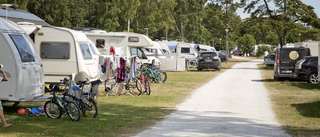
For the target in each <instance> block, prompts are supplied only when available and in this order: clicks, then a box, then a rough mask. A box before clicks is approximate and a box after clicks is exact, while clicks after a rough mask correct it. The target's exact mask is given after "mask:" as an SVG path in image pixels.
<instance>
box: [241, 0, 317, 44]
mask: <svg viewBox="0 0 320 137" xmlns="http://www.w3.org/2000/svg"><path fill="white" fill-rule="evenodd" d="M270 1H272V2H273V3H274V5H275V7H274V9H271V7H270V3H268V2H270ZM241 5H242V6H243V7H245V11H246V12H248V13H251V17H258V18H267V19H269V20H270V23H271V25H272V26H273V28H274V29H275V31H276V33H277V36H278V40H279V43H280V45H281V47H282V46H283V45H286V43H287V35H288V33H289V31H290V30H292V29H295V28H299V26H301V25H299V24H301V23H307V24H308V25H310V26H313V27H314V28H320V21H319V19H318V17H317V15H316V14H315V12H314V11H313V9H314V8H313V7H312V6H307V5H306V4H304V3H302V2H301V1H300V0H241Z"/></svg>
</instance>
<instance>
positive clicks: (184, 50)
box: [181, 48, 190, 53]
mask: <svg viewBox="0 0 320 137" xmlns="http://www.w3.org/2000/svg"><path fill="white" fill-rule="evenodd" d="M181 53H190V48H181Z"/></svg>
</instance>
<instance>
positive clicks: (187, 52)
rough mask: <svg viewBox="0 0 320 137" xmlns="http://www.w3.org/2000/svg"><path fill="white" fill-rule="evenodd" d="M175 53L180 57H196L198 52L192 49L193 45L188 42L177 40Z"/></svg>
mask: <svg viewBox="0 0 320 137" xmlns="http://www.w3.org/2000/svg"><path fill="white" fill-rule="evenodd" d="M176 54H177V55H178V56H180V57H185V58H187V59H196V58H197V56H198V52H197V51H196V49H194V46H192V44H190V43H185V42H179V43H178V45H177V47H176Z"/></svg>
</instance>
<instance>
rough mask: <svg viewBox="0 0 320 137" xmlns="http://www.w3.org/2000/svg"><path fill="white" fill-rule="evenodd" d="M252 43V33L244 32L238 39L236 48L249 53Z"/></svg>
mask: <svg viewBox="0 0 320 137" xmlns="http://www.w3.org/2000/svg"><path fill="white" fill-rule="evenodd" d="M254 45H256V40H255V39H254V36H253V35H250V34H245V35H243V36H242V37H240V38H239V39H238V48H239V50H240V51H242V52H243V53H245V54H246V53H250V52H251V51H252V46H254Z"/></svg>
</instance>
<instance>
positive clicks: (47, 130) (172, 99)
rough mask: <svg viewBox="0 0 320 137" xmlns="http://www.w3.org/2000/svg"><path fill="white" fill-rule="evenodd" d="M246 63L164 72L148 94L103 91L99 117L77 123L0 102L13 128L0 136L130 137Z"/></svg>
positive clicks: (0, 130)
mask: <svg viewBox="0 0 320 137" xmlns="http://www.w3.org/2000/svg"><path fill="white" fill-rule="evenodd" d="M243 61H246V60H236V59H230V61H228V63H227V64H226V63H222V69H221V71H216V70H204V71H201V72H198V71H195V70H191V71H189V72H187V71H185V72H167V75H168V79H167V82H166V83H164V84H159V83H152V84H151V95H150V96H148V95H145V94H144V95H140V96H136V97H132V96H130V95H128V94H127V95H121V96H118V95H115V94H111V95H110V96H108V97H105V95H106V92H105V91H104V88H100V89H99V90H100V94H99V96H98V100H97V102H98V116H97V118H94V119H90V118H85V117H83V116H82V117H81V119H80V121H79V122H72V121H71V120H70V119H69V117H68V116H66V115H65V116H64V117H62V118H61V119H50V118H47V117H43V116H37V117H30V116H27V115H19V114H17V110H18V109H19V108H32V107H40V106H43V105H44V102H22V103H20V104H19V105H18V106H17V107H11V106H12V104H13V103H12V102H3V106H4V113H5V117H6V119H7V122H8V123H13V124H14V125H13V127H10V128H3V127H0V136H6V137H7V136H12V137H16V136H24V137H25V136H77V137H79V136H85V137H87V136H115V137H118V136H131V135H135V134H136V133H138V132H140V131H142V130H143V129H146V128H148V127H149V126H152V125H153V124H155V122H157V121H159V120H161V119H162V118H164V117H165V116H166V115H168V114H169V113H170V112H172V111H174V110H175V106H176V105H177V104H179V103H181V102H182V101H183V100H185V99H186V98H187V97H188V96H189V95H190V93H191V92H192V91H193V90H195V89H196V88H198V87H200V86H201V85H203V84H205V83H207V82H208V81H209V80H211V79H213V78H214V77H215V76H217V75H219V74H220V73H221V72H223V71H225V70H227V69H229V68H231V67H232V66H233V65H234V64H236V63H239V62H243Z"/></svg>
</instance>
